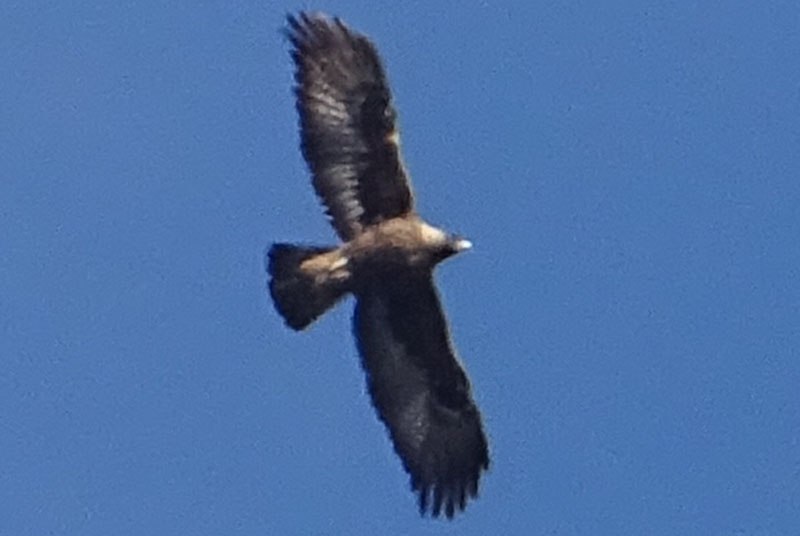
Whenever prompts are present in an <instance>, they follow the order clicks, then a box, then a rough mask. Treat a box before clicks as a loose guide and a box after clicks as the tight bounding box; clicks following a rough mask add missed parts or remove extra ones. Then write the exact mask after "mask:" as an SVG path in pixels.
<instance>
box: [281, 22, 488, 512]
mask: <svg viewBox="0 0 800 536" xmlns="http://www.w3.org/2000/svg"><path fill="white" fill-rule="evenodd" d="M284 33H285V36H286V37H287V38H288V41H289V42H290V44H291V47H292V49H291V57H292V60H293V62H294V67H295V72H294V80H295V87H294V92H295V95H296V104H297V111H298V113H299V117H300V120H299V124H300V138H301V151H302V154H303V156H304V158H305V160H306V162H307V163H308V167H309V169H310V171H311V175H312V183H313V186H314V189H315V191H316V193H317V195H318V196H319V198H320V200H321V202H322V203H323V204H324V206H325V207H326V212H327V214H328V216H329V219H330V222H331V224H332V226H333V228H334V229H335V231H336V233H337V234H338V236H339V238H340V239H341V241H342V242H341V244H340V245H338V246H331V247H319V246H308V245H295V244H287V243H276V244H273V245H272V246H271V247H270V249H269V251H268V254H267V270H268V272H269V276H270V281H269V290H270V294H271V295H272V298H273V301H274V303H275V308H276V309H277V311H278V313H280V315H281V316H282V317H283V319H284V320H285V322H286V324H287V325H288V326H289V327H290V328H292V329H294V330H298V331H300V330H303V329H304V328H306V327H307V326H309V325H310V324H311V323H312V322H313V321H314V320H315V319H316V318H317V317H319V316H320V315H321V314H323V313H324V312H325V311H326V310H328V309H329V308H330V307H332V306H333V305H334V304H335V303H336V302H338V301H339V300H340V299H342V298H343V297H344V296H346V295H352V296H354V297H355V302H356V303H355V311H354V314H353V333H354V335H355V339H356V345H357V347H358V351H359V354H360V356H361V364H362V367H363V369H364V372H365V373H366V380H367V390H368V391H369V394H370V396H371V398H372V402H373V405H374V406H375V409H376V410H377V414H378V417H379V418H380V420H381V421H383V423H384V424H385V425H386V428H387V429H388V432H389V436H390V438H391V440H392V443H393V445H394V449H395V451H396V452H397V454H398V455H399V457H400V459H401V461H402V463H403V467H404V468H405V470H406V471H407V472H408V474H409V475H410V481H411V489H412V490H413V491H414V492H415V493H416V494H417V495H418V503H419V511H420V514H422V515H423V516H424V515H425V514H426V513H427V512H430V514H431V515H432V516H433V517H438V516H439V515H440V514H441V513H442V512H443V513H444V514H445V515H446V516H447V517H448V518H452V517H453V515H454V514H455V512H456V511H459V510H463V509H464V508H465V506H466V503H467V500H468V499H469V498H470V497H477V494H478V484H479V480H480V477H481V475H482V472H483V471H485V470H487V469H488V468H489V453H488V446H487V440H486V435H485V433H484V430H483V425H482V423H481V416H480V413H479V411H478V408H477V406H476V405H475V402H474V401H473V398H472V394H471V387H470V382H469V380H468V379H467V375H466V373H465V371H464V367H463V366H462V364H461V363H460V362H459V359H458V358H457V357H456V353H455V350H454V348H453V344H452V342H451V339H450V335H449V332H448V327H447V322H446V320H445V317H444V313H443V312H442V306H441V304H440V301H439V297H438V294H437V291H436V288H435V286H434V282H433V269H434V267H436V265H437V264H438V263H440V262H441V261H443V260H445V259H447V258H449V257H451V256H453V255H455V254H457V253H459V252H462V251H464V250H466V249H469V248H470V247H471V243H470V242H469V241H468V240H465V239H464V238H462V237H460V236H456V235H454V234H450V233H448V232H445V231H444V230H442V229H439V228H437V227H434V226H432V225H429V224H428V223H426V222H425V221H423V220H422V219H421V218H420V216H419V215H418V214H417V213H416V212H415V210H414V196H413V194H412V191H411V186H410V183H409V178H408V175H407V173H406V169H405V166H404V165H403V161H402V159H401V156H400V147H399V137H398V132H397V126H396V124H395V123H396V114H395V109H394V107H393V105H392V97H391V93H390V90H389V86H388V83H387V79H386V74H385V71H384V69H383V66H382V62H381V59H380V57H379V55H378V52H377V50H376V48H375V46H374V45H373V44H372V43H371V42H370V40H369V39H368V38H367V37H366V36H364V35H362V34H360V33H357V32H355V31H353V30H351V29H350V28H349V27H348V26H347V25H345V23H343V22H342V21H341V20H340V19H339V18H330V17H328V16H326V15H323V14H316V13H315V14H309V13H305V12H301V13H299V14H298V15H296V16H295V15H288V16H287V26H286V27H285V29H284Z"/></svg>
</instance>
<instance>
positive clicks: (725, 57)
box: [0, 0, 800, 536]
mask: <svg viewBox="0 0 800 536" xmlns="http://www.w3.org/2000/svg"><path fill="white" fill-rule="evenodd" d="M431 4H432V3H429V2H392V3H382V2H374V1H366V0H364V1H331V2H328V3H327V4H320V5H311V6H308V5H302V4H295V3H288V2H268V1H267V2H264V1H260V2H237V1H232V2H155V1H151V0H139V1H122V2H115V3H110V2H109V3H102V2H36V1H25V2H23V1H11V2H4V3H3V4H2V7H0V95H2V98H0V230H2V231H1V232H0V359H1V360H2V361H0V534H2V535H10V536H16V535H27V534H32V535H44V534H54V535H62V534H63V535H72V534H75V535H115V536H116V535H161V534H164V535H167V534H169V535H172V534H187V535H189V534H190V535H218V534H243V535H256V534H257V535H265V534H276V535H277V534H354V535H374V534H444V533H446V534H459V535H485V534H492V533H505V534H559V535H579V534H581V535H599V534H600V535H606V534H609V535H616V534H648V535H676V534H681V535H683V534H698V535H718V534H719V535H742V536H744V535H769V536H775V535H796V534H798V531H800V528H798V527H800V390H799V389H800V333H799V330H800V282H799V281H798V279H799V276H800V273H798V271H799V270H798V266H800V238H799V237H800V215H798V205H800V61H798V57H799V56H800V9H799V8H798V7H797V3H796V2H791V1H785V2H780V1H776V2H765V3H758V2H743V1H731V2H656V1H649V2H633V1H630V2H595V1H582V2H560V1H559V2H522V1H520V2H505V3H503V2H454V1H451V2H441V3H437V4H436V7H431ZM301 7H312V8H315V9H322V10H325V11H328V12H331V13H334V14H338V15H341V16H342V17H344V18H345V19H346V20H347V21H348V22H349V23H350V24H351V25H352V26H353V27H355V28H357V29H359V30H361V31H363V32H365V33H367V34H369V35H370V36H371V37H372V38H373V40H374V41H375V42H376V43H377V45H378V47H379V49H380V51H381V53H382V55H383V57H384V59H385V63H386V65H387V68H388V72H389V78H390V80H391V83H392V86H393V88H394V92H395V97H396V104H397V108H398V111H399V119H400V127H401V130H402V136H403V138H402V139H403V149H404V154H405V158H406V161H407V164H408V168H409V170H410V172H411V174H412V177H413V179H414V185H415V188H416V192H417V198H418V208H419V210H420V212H421V213H422V214H423V215H424V216H425V217H426V218H427V219H429V220H430V221H431V222H433V223H436V224H440V225H442V226H444V227H446V228H448V229H450V230H452V231H456V232H459V233H461V234H463V235H464V236H466V237H468V238H469V239H470V240H472V242H473V243H474V244H475V247H474V249H473V250H472V251H471V252H469V253H467V254H464V255H461V256H459V257H458V258H456V259H453V260H451V261H448V262H447V263H446V264H444V265H443V266H441V267H440V268H439V269H438V271H437V280H438V283H439V288H440V291H441V293H442V296H443V301H444V304H445V308H446V311H447V313H448V316H449V318H450V322H451V327H452V331H453V336H454V339H455V343H456V346H457V347H458V349H459V352H460V355H461V357H462V359H463V361H464V363H465V365H466V367H467V368H468V370H469V373H470V377H471V379H472V382H473V388H474V395H475V398H476V400H477V402H478V403H479V405H480V407H481V409H482V411H483V413H484V418H485V424H486V428H487V431H488V433H489V435H490V440H491V450H492V468H491V471H490V472H489V473H488V474H487V475H486V477H485V478H484V480H483V485H482V489H481V497H480V499H478V500H477V501H476V502H474V503H472V504H471V505H470V506H469V507H468V509H467V511H466V513H465V514H464V515H462V516H461V517H459V518H457V519H456V520H455V521H453V522H449V523H448V522H446V521H441V520H438V521H433V520H430V519H421V518H420V517H419V516H418V515H417V512H416V503H415V498H414V496H413V495H412V494H411V492H410V491H409V489H408V479H407V476H406V475H405V473H404V472H403V471H402V468H401V465H400V463H399V461H398V459H397V457H396V456H395V454H394V452H393V450H392V447H391V445H390V443H389V441H388V437H387V435H386V433H385V431H384V429H383V426H382V425H381V424H380V423H379V422H378V420H377V419H376V417H375V414H374V411H373V409H372V407H371V406H370V404H369V400H368V398H367V395H366V393H365V386H364V378H363V374H362V372H361V370H360V366H359V362H358V358H357V355H356V351H355V348H354V344H353V340H352V336H351V331H350V315H351V312H352V303H351V302H349V301H348V302H345V303H342V304H340V306H339V307H338V308H337V309H336V310H334V311H332V312H331V313H330V314H328V315H326V316H325V317H324V318H322V319H321V320H320V321H318V323H316V324H315V325H314V326H313V327H312V328H311V329H309V330H308V331H307V332H305V333H301V334H298V333H294V332H291V331H290V330H289V329H287V328H285V327H284V326H283V324H282V322H281V320H280V319H279V317H278V316H277V314H276V313H275V312H274V310H273V308H272V305H271V302H270V300H269V299H268V295H267V292H266V290H265V288H266V275H265V273H264V269H263V256H264V253H265V251H266V248H267V246H268V244H269V243H270V242H272V241H274V240H282V241H286V240H297V241H307V242H313V243H321V244H326V243H331V242H333V240H334V235H333V232H332V230H331V229H330V228H329V227H328V225H327V224H326V221H325V218H324V217H323V215H322V211H321V209H319V207H318V204H317V201H316V199H315V198H314V195H313V192H312V190H311V187H310V183H309V178H308V173H307V170H306V167H305V164H304V162H303V161H302V159H301V156H300V153H299V151H298V143H297V142H298V136H297V128H296V122H297V118H296V115H295V111H294V104H293V100H292V94H291V92H290V84H291V65H290V60H289V57H288V53H287V50H288V47H287V44H286V43H285V41H284V39H283V38H282V36H281V35H280V34H279V31H278V30H279V28H280V27H281V26H282V24H283V18H284V15H285V13H286V12H287V11H294V10H296V9H298V8H301ZM494 531H499V532H494Z"/></svg>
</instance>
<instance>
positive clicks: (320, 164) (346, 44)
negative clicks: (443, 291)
mask: <svg viewBox="0 0 800 536" xmlns="http://www.w3.org/2000/svg"><path fill="white" fill-rule="evenodd" d="M286 35H287V36H288V38H289V40H290V42H291V44H292V47H293V50H292V58H293V60H294V63H295V67H296V71H295V81H296V87H295V93H296V96H297V110H298V113H299V115H300V133H301V149H302V152H303V156H304V158H305V159H306V162H307V163H308V165H309V168H310V169H311V173H312V175H313V181H312V182H313V184H314V189H315V190H316V192H317V195H318V196H319V197H320V198H321V200H322V202H323V203H324V204H325V206H326V207H327V212H328V215H329V216H330V218H331V223H332V224H333V227H334V228H335V229H336V231H337V233H338V234H339V236H341V237H342V238H343V239H344V240H349V239H351V238H353V237H354V236H355V235H357V234H358V233H359V232H361V230H362V229H363V227H365V226H368V225H372V224H374V223H378V222H380V221H382V220H385V219H389V218H392V217H395V216H401V215H403V214H406V213H408V212H410V211H411V210H412V205H413V200H412V194H411V187H410V185H409V181H408V177H407V176H406V172H405V169H404V167H403V163H402V160H401V157H400V148H399V145H398V136H397V132H396V126H395V115H396V114H395V110H394V108H393V106H392V104H391V93H390V91H389V87H388V84H387V81H386V75H385V73H384V70H383V67H382V65H381V60H380V58H379V56H378V53H377V51H376V50H375V47H374V46H373V45H372V43H370V42H369V40H368V39H367V38H366V37H364V36H363V35H360V34H358V33H356V32H354V31H352V30H350V29H349V28H348V27H347V26H345V24H344V23H343V22H342V21H341V20H339V19H329V18H327V17H325V16H324V15H321V14H313V15H310V14H306V13H301V14H300V15H299V16H298V17H294V16H291V15H290V16H289V17H288V26H287V29H286Z"/></svg>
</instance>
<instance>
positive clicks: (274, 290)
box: [267, 244, 346, 331]
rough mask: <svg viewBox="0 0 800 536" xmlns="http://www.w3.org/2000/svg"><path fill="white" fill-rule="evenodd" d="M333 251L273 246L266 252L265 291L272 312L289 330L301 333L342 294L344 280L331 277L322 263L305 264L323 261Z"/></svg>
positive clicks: (292, 246)
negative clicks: (282, 319) (266, 272)
mask: <svg viewBox="0 0 800 536" xmlns="http://www.w3.org/2000/svg"><path fill="white" fill-rule="evenodd" d="M335 249H336V248H323V247H313V246H295V245H292V244H273V246H272V247H271V248H270V250H269V253H268V254H267V256H268V264H267V271H268V272H269V275H270V276H271V277H270V282H269V290H270V294H271V295H272V300H273V301H274V302H275V309H277V310H278V313H280V315H281V316H282V317H283V318H284V320H285V321H286V324H287V325H288V326H289V327H290V328H292V329H295V330H298V331H299V330H301V329H304V328H305V327H307V326H308V325H309V324H311V322H313V321H314V320H315V319H316V318H317V317H319V316H320V315H321V314H322V313H324V312H325V311H326V310H328V309H329V308H330V307H332V306H333V305H334V304H335V303H336V302H337V301H338V300H339V298H341V297H342V296H343V295H344V293H345V292H346V284H345V283H346V278H344V277H342V275H341V273H339V274H338V277H334V272H333V271H329V270H328V269H327V268H329V266H326V263H325V262H320V263H313V262H308V263H307V262H306V261H313V259H314V257H318V258H319V259H321V260H324V261H327V259H325V258H324V257H322V256H323V255H325V254H328V253H331V252H332V251H334V250H335ZM304 263H305V265H306V268H305V269H304V268H303V265H304ZM309 267H310V268H309Z"/></svg>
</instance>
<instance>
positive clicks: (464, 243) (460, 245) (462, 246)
mask: <svg viewBox="0 0 800 536" xmlns="http://www.w3.org/2000/svg"><path fill="white" fill-rule="evenodd" d="M456 248H457V249H458V251H464V250H467V249H471V248H472V242H470V241H469V240H463V239H462V240H459V241H458V242H456Z"/></svg>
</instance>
